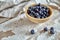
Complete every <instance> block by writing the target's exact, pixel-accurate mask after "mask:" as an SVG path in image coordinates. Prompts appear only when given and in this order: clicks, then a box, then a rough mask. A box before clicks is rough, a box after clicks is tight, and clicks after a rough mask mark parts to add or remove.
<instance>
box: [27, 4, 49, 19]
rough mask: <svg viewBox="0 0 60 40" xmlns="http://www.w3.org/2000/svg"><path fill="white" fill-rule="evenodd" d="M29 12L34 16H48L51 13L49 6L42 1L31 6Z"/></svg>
mask: <svg viewBox="0 0 60 40" xmlns="http://www.w3.org/2000/svg"><path fill="white" fill-rule="evenodd" d="M27 13H28V14H29V15H30V16H32V17H34V18H41V19H42V18H46V17H48V16H49V15H50V14H49V8H48V7H46V6H43V5H41V4H40V3H39V4H37V5H34V6H30V7H29V8H28V10H27Z"/></svg>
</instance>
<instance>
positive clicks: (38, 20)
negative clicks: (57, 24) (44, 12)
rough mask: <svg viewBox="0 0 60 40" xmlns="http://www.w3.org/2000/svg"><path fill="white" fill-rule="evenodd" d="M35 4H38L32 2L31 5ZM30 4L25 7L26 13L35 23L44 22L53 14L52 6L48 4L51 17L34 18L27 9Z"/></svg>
mask: <svg viewBox="0 0 60 40" xmlns="http://www.w3.org/2000/svg"><path fill="white" fill-rule="evenodd" d="M34 5H36V4H31V5H30V6H34ZM41 5H43V6H47V5H44V4H41ZM30 6H26V8H25V14H26V16H27V18H28V19H29V20H30V21H32V22H34V23H43V22H46V21H48V20H49V19H50V17H51V15H52V8H51V7H49V6H47V7H48V8H49V14H50V15H49V17H46V18H42V19H39V18H34V17H32V16H30V15H29V14H28V13H27V10H28V8H29V7H30Z"/></svg>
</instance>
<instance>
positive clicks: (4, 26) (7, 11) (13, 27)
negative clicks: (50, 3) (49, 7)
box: [0, 0, 60, 40]
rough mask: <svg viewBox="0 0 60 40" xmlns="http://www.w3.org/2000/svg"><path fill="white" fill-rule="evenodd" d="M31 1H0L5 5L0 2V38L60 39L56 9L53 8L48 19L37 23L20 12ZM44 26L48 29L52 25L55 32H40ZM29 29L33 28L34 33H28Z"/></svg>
mask: <svg viewBox="0 0 60 40" xmlns="http://www.w3.org/2000/svg"><path fill="white" fill-rule="evenodd" d="M22 1H23V2H22ZM2 2H3V3H2ZM5 2H7V3H8V4H7V3H5ZM11 2H12V3H11ZM33 2H34V0H33V1H32V0H30V1H28V2H26V1H25V0H21V1H20V0H18V1H16V0H13V1H12V0H10V1H8V0H2V1H0V3H1V4H4V5H5V6H6V5H7V6H6V7H5V6H4V5H1V4H0V5H1V6H2V8H1V7H0V16H1V18H0V40H60V18H59V17H60V13H59V11H58V10H55V9H53V15H52V17H51V18H50V20H48V21H47V22H44V23H39V24H35V23H33V22H31V21H29V20H28V18H27V17H26V16H25V13H23V14H20V11H22V10H23V9H24V6H25V5H29V4H31V3H33ZM34 3H35V2H34ZM9 4H10V5H9ZM3 6H4V7H3ZM21 9H22V10H21ZM44 27H48V29H49V28H50V27H54V28H55V34H54V35H50V34H49V33H48V31H47V32H42V33H41V30H43V28H44ZM31 29H34V30H35V34H34V35H32V34H30V30H31Z"/></svg>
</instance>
